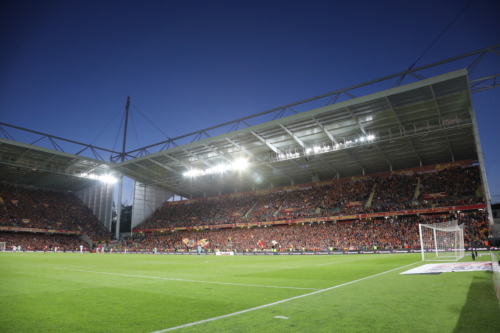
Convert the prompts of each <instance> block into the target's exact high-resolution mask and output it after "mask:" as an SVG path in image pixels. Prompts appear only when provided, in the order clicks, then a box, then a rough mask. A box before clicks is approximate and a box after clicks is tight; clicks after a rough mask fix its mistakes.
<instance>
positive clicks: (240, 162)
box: [183, 158, 248, 177]
mask: <svg viewBox="0 0 500 333" xmlns="http://www.w3.org/2000/svg"><path fill="white" fill-rule="evenodd" d="M247 167H248V161H247V160H246V159H244V158H240V159H237V160H235V161H234V162H233V163H231V164H219V165H216V166H214V167H212V168H208V169H203V170H201V169H191V170H189V171H186V172H184V174H183V176H184V177H199V176H206V175H213V174H216V173H224V172H226V171H242V170H245V169H246V168H247Z"/></svg>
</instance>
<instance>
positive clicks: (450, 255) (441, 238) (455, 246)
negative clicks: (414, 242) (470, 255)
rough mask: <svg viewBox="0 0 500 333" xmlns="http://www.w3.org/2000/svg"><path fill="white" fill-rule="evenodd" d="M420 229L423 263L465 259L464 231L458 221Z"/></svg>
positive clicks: (422, 226)
mask: <svg viewBox="0 0 500 333" xmlns="http://www.w3.org/2000/svg"><path fill="white" fill-rule="evenodd" d="M418 227H419V231H420V249H421V252H422V261H433V260H434V261H457V260H460V259H462V258H463V257H464V252H465V249H464V229H463V225H458V222H457V221H450V222H443V223H435V224H419V226H418Z"/></svg>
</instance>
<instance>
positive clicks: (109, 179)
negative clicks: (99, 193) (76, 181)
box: [99, 175, 116, 184]
mask: <svg viewBox="0 0 500 333" xmlns="http://www.w3.org/2000/svg"><path fill="white" fill-rule="evenodd" d="M99 180H100V181H102V182H104V183H107V184H114V183H116V178H115V177H113V176H111V175H104V176H100V177H99Z"/></svg>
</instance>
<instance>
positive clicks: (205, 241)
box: [198, 238, 210, 247]
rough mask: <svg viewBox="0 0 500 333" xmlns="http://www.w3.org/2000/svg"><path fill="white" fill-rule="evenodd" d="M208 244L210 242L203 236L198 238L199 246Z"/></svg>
mask: <svg viewBox="0 0 500 333" xmlns="http://www.w3.org/2000/svg"><path fill="white" fill-rule="evenodd" d="M209 244H210V242H209V241H208V239H206V238H204V239H200V240H199V241H198V245H200V246H201V247H206V246H208V245H209Z"/></svg>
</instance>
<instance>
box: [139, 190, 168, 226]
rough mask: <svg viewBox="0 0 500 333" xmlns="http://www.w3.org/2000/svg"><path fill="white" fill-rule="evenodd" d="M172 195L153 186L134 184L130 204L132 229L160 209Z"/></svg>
mask: <svg viewBox="0 0 500 333" xmlns="http://www.w3.org/2000/svg"><path fill="white" fill-rule="evenodd" d="M173 195H174V194H173V193H171V192H167V191H165V190H163V189H160V188H157V187H154V186H145V185H144V184H142V183H139V182H135V183H134V198H133V203H132V228H133V227H135V226H137V225H139V224H140V223H142V222H143V221H144V219H146V218H147V217H148V216H150V215H151V214H153V213H154V212H155V211H156V210H157V209H158V208H160V207H161V206H162V205H163V204H164V203H165V201H167V200H168V199H170V198H171V197H172V196H173Z"/></svg>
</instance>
